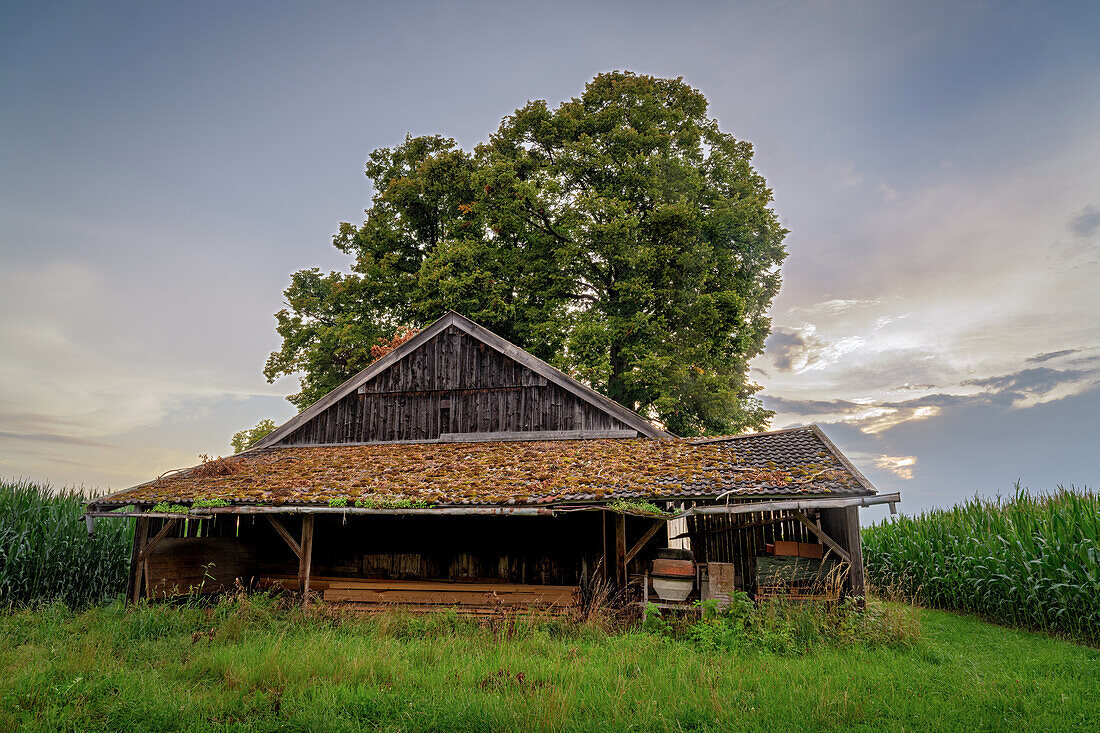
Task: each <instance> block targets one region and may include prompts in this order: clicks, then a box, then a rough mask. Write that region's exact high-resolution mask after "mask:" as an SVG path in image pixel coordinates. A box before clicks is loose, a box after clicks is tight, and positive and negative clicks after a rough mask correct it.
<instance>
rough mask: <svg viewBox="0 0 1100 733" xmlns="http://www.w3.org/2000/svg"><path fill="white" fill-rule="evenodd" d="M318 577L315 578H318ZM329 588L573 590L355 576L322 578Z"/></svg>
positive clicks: (563, 586) (543, 586)
mask: <svg viewBox="0 0 1100 733" xmlns="http://www.w3.org/2000/svg"><path fill="white" fill-rule="evenodd" d="M316 579H317V578H315V580H316ZM321 580H324V581H325V583H326V587H327V588H338V589H342V590H423V591H451V590H455V591H468V590H470V589H471V588H473V589H478V590H484V591H486V592H488V591H496V592H500V593H508V594H512V595H517V594H523V593H531V594H538V593H546V592H553V593H560V592H572V591H573V586H571V585H540V584H537V583H503V582H499V583H480V582H470V583H464V582H461V581H453V580H358V579H354V578H331V577H330V578H321Z"/></svg>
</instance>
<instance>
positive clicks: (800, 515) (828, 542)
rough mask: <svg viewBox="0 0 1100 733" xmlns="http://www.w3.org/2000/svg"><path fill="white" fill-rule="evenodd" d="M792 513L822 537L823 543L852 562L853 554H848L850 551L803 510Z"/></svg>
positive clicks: (845, 559) (843, 558) (796, 552)
mask: <svg viewBox="0 0 1100 733" xmlns="http://www.w3.org/2000/svg"><path fill="white" fill-rule="evenodd" d="M792 514H794V517H795V519H797V520H798V521H800V522H802V524H804V525H806V528H807V529H809V530H810V531H811V532H812V533H813V534H814V535H816V536H817V538H818V539H820V540H821V541H822V542H823V543H825V546H826V547H828V548H829V549H830V550H832V551H833V552H835V553H836V554H837V555H838V556H839V557H840V558H841V559H842V560H844V562H846V563H851V562H852V556H851V555H849V554H848V551H847V550H845V549H844V548H843V547H841V546H840V545H839V544H837V542H836V540H834V539H833V538H832V537H830V536H829V535H827V534H825V533H824V532H823V531H822V530H821V528H820V527H818V526H817V525H816V524H814V523H813V522H811V521H810V520H809V518H808V517H807V516H806V515H805V514H803V513H802V512H798V511H796V512H792ZM795 554H796V555H797V554H798V551H797V548H796V550H795Z"/></svg>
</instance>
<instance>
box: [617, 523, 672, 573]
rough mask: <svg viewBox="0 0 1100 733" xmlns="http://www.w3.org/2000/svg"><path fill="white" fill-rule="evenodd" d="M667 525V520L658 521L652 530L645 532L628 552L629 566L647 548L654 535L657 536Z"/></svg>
mask: <svg viewBox="0 0 1100 733" xmlns="http://www.w3.org/2000/svg"><path fill="white" fill-rule="evenodd" d="M665 524H667V520H665V519H658V520H656V521H654V522H653V524H652V526H650V528H649V529H647V530H646V531H645V534H643V535H642V536H641V537H639V538H638V541H637V542H635V543H634V546H633V547H631V548H630V550H628V551H627V553H626V563H627V564H628V565H629V564H630V561H631V560H633V559H634V557H635V556H636V555H637V554H638V553H639V552H641V551H642V548H643V547H645V546H646V543H648V542H649V541H650V540H651V539H653V535H655V534H657V532H659V531H660V530H661V527H663V526H664V525H665Z"/></svg>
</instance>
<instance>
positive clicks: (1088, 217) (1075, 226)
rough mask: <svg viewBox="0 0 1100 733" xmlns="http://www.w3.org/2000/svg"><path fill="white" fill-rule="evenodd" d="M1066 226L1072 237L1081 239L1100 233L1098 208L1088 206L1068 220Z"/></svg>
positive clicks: (1091, 205)
mask: <svg viewBox="0 0 1100 733" xmlns="http://www.w3.org/2000/svg"><path fill="white" fill-rule="evenodd" d="M1068 226H1069V230H1070V231H1071V232H1072V233H1073V235H1074V236H1075V237H1080V238H1081V239H1088V238H1089V237H1091V236H1092V235H1094V234H1096V233H1097V232H1100V206H1097V205H1096V204H1089V205H1088V206H1086V207H1085V208H1083V209H1081V210H1080V211H1079V212H1077V213H1076V214H1075V215H1074V216H1073V218H1072V219H1070V220H1069V224H1068Z"/></svg>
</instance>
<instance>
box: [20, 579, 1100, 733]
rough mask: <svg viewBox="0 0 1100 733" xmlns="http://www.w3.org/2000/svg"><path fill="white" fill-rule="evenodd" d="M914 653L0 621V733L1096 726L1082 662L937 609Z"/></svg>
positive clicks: (313, 618) (538, 625)
mask: <svg viewBox="0 0 1100 733" xmlns="http://www.w3.org/2000/svg"><path fill="white" fill-rule="evenodd" d="M918 613H921V615H922V616H923V617H924V622H923V635H922V639H921V641H920V642H919V643H917V644H916V645H914V646H911V647H906V646H890V647H882V646H866V645H861V644H852V645H843V646H833V645H822V646H820V647H819V648H817V649H816V651H814V652H813V653H811V654H803V655H792V654H776V653H773V652H770V651H767V650H766V649H761V648H743V649H735V650H733V651H727V650H725V649H722V650H721V651H706V650H701V649H700V646H699V644H698V643H697V642H696V641H693V640H691V639H688V638H672V637H669V636H664V635H658V634H653V633H648V632H645V631H642V630H639V629H634V630H628V631H625V632H621V633H606V632H603V631H600V630H599V629H598V628H594V627H592V626H588V625H575V624H568V623H561V622H550V621H547V622H530V623H525V622H524V621H523V620H522V619H517V618H515V617H503V618H501V619H499V620H495V621H490V622H489V623H487V624H485V625H483V626H479V625H477V624H476V623H475V622H473V621H471V620H468V619H465V618H463V617H462V616H461V615H459V614H455V613H442V614H437V615H432V616H413V615H411V614H408V613H400V612H391V613H384V614H380V615H378V616H374V617H369V618H352V617H344V616H340V615H334V614H333V613H331V612H330V610H329V609H325V608H317V609H315V611H314V612H311V613H303V612H302V611H300V610H298V608H296V604H291V603H289V602H286V603H284V602H283V601H282V600H279V599H273V598H266V597H263V596H252V597H247V598H241V599H227V600H223V601H221V602H219V603H218V604H217V605H215V606H210V607H201V606H199V605H198V604H185V605H184V606H182V607H171V606H166V605H146V604H144V603H142V604H141V605H139V606H138V607H136V608H133V609H128V608H126V607H124V606H122V605H121V604H110V605H105V606H99V607H95V608H92V609H90V610H88V611H86V612H84V613H73V612H70V611H68V610H66V609H65V608H64V607H60V606H47V607H45V608H42V609H40V610H38V611H36V612H33V613H32V612H17V613H8V614H4V615H2V616H0V729H2V730H18V731H28V732H37V731H51V732H52V731H57V730H69V731H87V732H89V733H94V732H96V731H120V730H125V731H135V733H137V732H141V731H158V732H159V731H184V730H186V731H196V732H199V731H220V732H222V733H244V732H250V731H256V732H259V731H274V730H287V731H310V730H323V731H333V732H335V733H341V732H343V731H349V732H350V731H364V730H371V731H405V732H410V731H439V730H455V731H488V730H498V731H501V730H523V731H639V730H653V731H689V730H692V731H742V730H743V731H760V730H774V731H786V730H790V731H817V730H863V731H877V730H898V731H901V730H942V731H956V730H983V731H991V730H1012V731H1043V732H1045V731H1070V730H1082V731H1084V730H1090V729H1094V728H1095V721H1096V719H1097V712H1098V710H1097V708H1098V703H1097V700H1098V699H1100V695H1098V692H1100V682H1098V680H1100V655H1098V654H1097V653H1096V650H1094V649H1089V648H1086V647H1080V646H1075V645H1073V644H1069V643H1067V642H1064V641H1060V640H1056V639H1050V638H1048V637H1044V636H1040V635H1037V634H1031V633H1027V632H1022V631H1016V630H1011V629H1004V628H1001V627H997V626H991V625H988V624H984V623H981V622H980V621H978V620H976V619H974V618H972V617H959V616H953V615H949V614H944V613H940V612H936V611H918Z"/></svg>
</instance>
